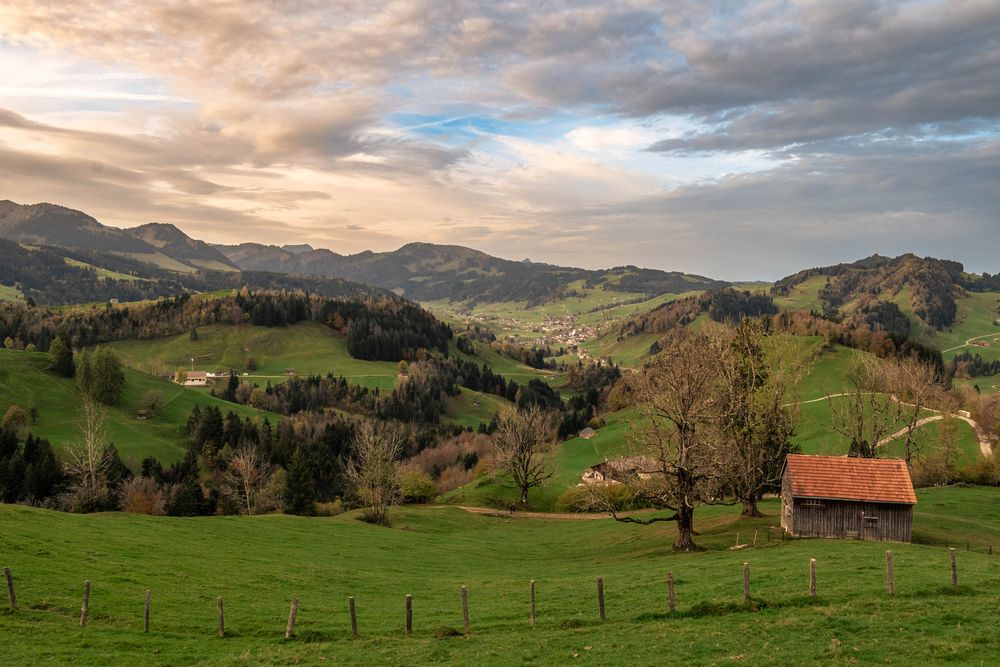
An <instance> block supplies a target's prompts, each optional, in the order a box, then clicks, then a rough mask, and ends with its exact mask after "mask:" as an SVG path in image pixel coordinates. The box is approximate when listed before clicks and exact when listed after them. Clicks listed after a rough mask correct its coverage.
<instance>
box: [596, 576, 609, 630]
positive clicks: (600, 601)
mask: <svg viewBox="0 0 1000 667" xmlns="http://www.w3.org/2000/svg"><path fill="white" fill-rule="evenodd" d="M597 613H598V614H600V616H601V620H602V621H603V620H605V619H606V618H607V616H606V615H605V613H604V577H598V578H597Z"/></svg>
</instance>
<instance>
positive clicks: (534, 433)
mask: <svg viewBox="0 0 1000 667" xmlns="http://www.w3.org/2000/svg"><path fill="white" fill-rule="evenodd" d="M490 444H491V448H492V452H493V457H494V459H495V460H496V462H497V467H498V468H499V469H500V470H502V471H503V472H505V473H507V474H508V475H510V478H511V480H513V482H514V486H515V487H516V488H517V490H518V493H520V496H521V504H522V505H526V504H527V502H528V492H529V491H530V490H531V489H534V488H536V487H540V486H542V485H543V484H545V482H546V481H547V480H548V479H549V478H551V477H552V475H553V473H554V469H553V462H554V458H555V456H554V454H555V445H554V443H553V441H552V424H551V422H550V420H549V417H548V415H547V414H546V413H545V411H544V410H542V409H541V408H540V407H538V406H537V405H531V406H527V407H525V408H524V409H522V410H518V409H517V408H516V407H514V406H512V405H511V406H506V407H505V408H503V409H502V410H500V412H498V413H497V427H496V430H495V431H494V432H493V437H492V440H491V442H490Z"/></svg>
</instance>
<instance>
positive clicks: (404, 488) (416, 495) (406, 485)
mask: <svg viewBox="0 0 1000 667" xmlns="http://www.w3.org/2000/svg"><path fill="white" fill-rule="evenodd" d="M400 492H401V493H402V496H403V502H404V503H426V502H429V501H430V500H432V499H433V498H435V497H436V496H437V494H438V489H437V486H435V484H434V480H432V479H431V476H430V475H428V474H427V473H425V472H423V471H422V470H416V469H415V468H407V469H406V470H404V471H403V475H402V478H401V479H400Z"/></svg>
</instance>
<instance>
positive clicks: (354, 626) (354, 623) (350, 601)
mask: <svg viewBox="0 0 1000 667" xmlns="http://www.w3.org/2000/svg"><path fill="white" fill-rule="evenodd" d="M347 606H348V607H350V608H351V636H352V637H354V638H355V639H357V637H358V615H357V613H355V611H354V596H353V595H351V596H348V598H347Z"/></svg>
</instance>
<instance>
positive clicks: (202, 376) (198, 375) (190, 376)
mask: <svg viewBox="0 0 1000 667" xmlns="http://www.w3.org/2000/svg"><path fill="white" fill-rule="evenodd" d="M182 380H183V382H182ZM174 382H176V383H177V384H183V385H184V386H185V387H204V386H205V385H207V384H208V373H206V372H205V371H187V372H184V373H180V372H178V373H174Z"/></svg>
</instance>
